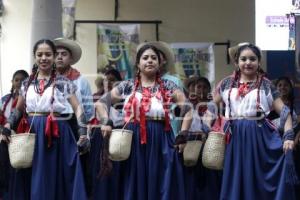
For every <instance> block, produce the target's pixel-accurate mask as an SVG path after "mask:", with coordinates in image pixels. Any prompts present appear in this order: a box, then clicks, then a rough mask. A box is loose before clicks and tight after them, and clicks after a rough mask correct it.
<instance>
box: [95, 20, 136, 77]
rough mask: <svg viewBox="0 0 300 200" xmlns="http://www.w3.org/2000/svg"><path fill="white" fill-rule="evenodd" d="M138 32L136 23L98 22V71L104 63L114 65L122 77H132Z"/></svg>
mask: <svg viewBox="0 0 300 200" xmlns="http://www.w3.org/2000/svg"><path fill="white" fill-rule="evenodd" d="M139 32H140V25H138V24H124V25H120V24H98V26H97V37H98V47H97V55H98V56H97V61H98V65H97V71H98V73H99V72H100V70H101V69H103V68H104V67H105V66H106V65H115V66H116V68H117V69H118V70H119V71H120V73H121V76H122V77H123V79H128V78H132V77H133V73H134V67H133V66H134V56H135V52H136V47H137V45H138V44H139Z"/></svg>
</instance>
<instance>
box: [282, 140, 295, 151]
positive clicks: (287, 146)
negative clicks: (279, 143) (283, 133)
mask: <svg viewBox="0 0 300 200" xmlns="http://www.w3.org/2000/svg"><path fill="white" fill-rule="evenodd" d="M293 148H294V141H293V140H285V141H284V142H283V151H284V153H286V152H287V151H288V150H293Z"/></svg>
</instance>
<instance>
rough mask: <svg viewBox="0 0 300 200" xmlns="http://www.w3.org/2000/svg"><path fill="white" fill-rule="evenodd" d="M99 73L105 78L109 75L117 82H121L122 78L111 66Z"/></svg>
mask: <svg viewBox="0 0 300 200" xmlns="http://www.w3.org/2000/svg"><path fill="white" fill-rule="evenodd" d="M101 72H102V73H103V74H104V75H105V76H107V75H109V74H111V75H113V76H114V77H115V78H116V79H117V81H122V77H121V74H120V72H119V71H118V70H117V69H116V68H114V67H113V66H110V65H108V66H106V67H105V68H104V69H103V70H101Z"/></svg>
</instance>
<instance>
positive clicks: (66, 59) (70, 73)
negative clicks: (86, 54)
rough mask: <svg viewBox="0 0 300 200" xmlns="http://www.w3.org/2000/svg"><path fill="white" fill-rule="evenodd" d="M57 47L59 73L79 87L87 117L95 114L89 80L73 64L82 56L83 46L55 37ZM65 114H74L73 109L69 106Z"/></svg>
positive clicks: (78, 94) (78, 92) (78, 95)
mask: <svg viewBox="0 0 300 200" xmlns="http://www.w3.org/2000/svg"><path fill="white" fill-rule="evenodd" d="M54 43H55V45H56V48H57V57H56V61H55V64H56V67H57V71H58V73H59V74H61V75H63V76H65V77H67V78H68V79H70V80H71V81H72V82H73V83H74V84H75V85H76V87H77V91H76V96H77V98H78V100H79V101H80V103H81V104H82V105H83V108H84V113H85V115H86V117H87V119H90V118H91V117H92V116H93V113H94V109H93V99H92V91H91V87H90V85H89V82H88V80H87V79H86V78H84V77H83V76H82V74H81V73H80V72H79V71H78V70H76V69H75V68H73V67H72V66H71V65H74V64H75V63H77V62H78V61H79V59H80V57H81V53H82V51H81V48H80V46H79V45H78V44H77V43H76V42H75V41H73V40H69V39H65V38H57V39H54ZM64 113H65V114H72V113H73V109H72V108H71V106H69V107H68V108H67V109H66V111H65V112H64Z"/></svg>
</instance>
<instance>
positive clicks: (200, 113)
mask: <svg viewBox="0 0 300 200" xmlns="http://www.w3.org/2000/svg"><path fill="white" fill-rule="evenodd" d="M206 111H207V105H201V106H199V108H198V113H199V115H200V116H203V115H204V113H205V112H206Z"/></svg>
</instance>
